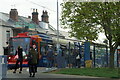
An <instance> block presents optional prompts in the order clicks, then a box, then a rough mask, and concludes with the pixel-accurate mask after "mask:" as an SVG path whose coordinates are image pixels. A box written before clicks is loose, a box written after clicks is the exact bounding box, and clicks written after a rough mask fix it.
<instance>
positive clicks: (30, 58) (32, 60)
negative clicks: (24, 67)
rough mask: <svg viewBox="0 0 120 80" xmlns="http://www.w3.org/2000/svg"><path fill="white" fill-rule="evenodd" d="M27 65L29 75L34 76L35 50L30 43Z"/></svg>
mask: <svg viewBox="0 0 120 80" xmlns="http://www.w3.org/2000/svg"><path fill="white" fill-rule="evenodd" d="M28 65H29V74H30V76H29V77H35V72H36V65H37V51H36V50H35V45H32V46H31V47H30V50H29V54H28Z"/></svg>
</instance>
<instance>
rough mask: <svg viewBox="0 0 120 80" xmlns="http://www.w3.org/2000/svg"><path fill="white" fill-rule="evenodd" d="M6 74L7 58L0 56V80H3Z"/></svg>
mask: <svg viewBox="0 0 120 80" xmlns="http://www.w3.org/2000/svg"><path fill="white" fill-rule="evenodd" d="M6 74H7V56H5V55H0V79H2V78H5V77H6Z"/></svg>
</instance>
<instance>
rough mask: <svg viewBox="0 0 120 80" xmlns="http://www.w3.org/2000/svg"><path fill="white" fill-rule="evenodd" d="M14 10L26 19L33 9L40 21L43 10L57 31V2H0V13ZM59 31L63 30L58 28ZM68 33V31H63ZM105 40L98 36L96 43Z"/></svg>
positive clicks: (26, 0)
mask: <svg viewBox="0 0 120 80" xmlns="http://www.w3.org/2000/svg"><path fill="white" fill-rule="evenodd" d="M62 2H63V0H58V3H59V5H58V6H59V17H60V15H61V6H60V4H61V3H62ZM12 8H16V9H17V11H18V15H20V16H24V17H28V16H31V15H32V12H33V9H37V10H38V13H39V20H40V21H41V15H42V11H43V10H47V11H48V15H49V23H50V24H51V25H52V26H53V27H54V28H56V29H57V0H0V12H4V13H8V14H9V12H10V9H12ZM59 29H60V30H62V31H63V30H64V29H62V28H60V25H59ZM64 31H68V30H64ZM104 39H105V36H104V34H102V33H101V34H99V40H98V42H102V41H103V40H104Z"/></svg>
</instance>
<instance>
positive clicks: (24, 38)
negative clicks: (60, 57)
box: [7, 32, 42, 67]
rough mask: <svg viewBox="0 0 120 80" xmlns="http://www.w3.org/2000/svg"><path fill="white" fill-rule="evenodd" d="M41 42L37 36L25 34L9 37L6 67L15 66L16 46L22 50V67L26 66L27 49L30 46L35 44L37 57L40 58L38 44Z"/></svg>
mask: <svg viewBox="0 0 120 80" xmlns="http://www.w3.org/2000/svg"><path fill="white" fill-rule="evenodd" d="M41 41H42V38H41V37H39V36H38V35H31V36H30V35H28V33H27V32H25V33H18V35H17V36H14V37H11V38H10V40H9V54H8V55H7V57H8V67H11V66H13V65H15V63H16V60H17V59H16V56H15V53H16V50H17V48H18V46H21V47H22V48H23V57H24V59H23V66H28V65H27V55H28V52H29V48H30V46H31V45H32V44H36V46H37V50H38V54H39V55H38V56H40V42H41Z"/></svg>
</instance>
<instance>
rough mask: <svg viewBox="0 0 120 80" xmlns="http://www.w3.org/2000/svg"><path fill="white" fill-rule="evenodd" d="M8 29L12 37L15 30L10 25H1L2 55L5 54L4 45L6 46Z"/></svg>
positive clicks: (0, 49)
mask: <svg viewBox="0 0 120 80" xmlns="http://www.w3.org/2000/svg"><path fill="white" fill-rule="evenodd" d="M6 31H10V37H12V36H13V31H12V29H11V28H10V27H3V26H0V55H4V49H3V47H6V46H7V45H6V42H7V35H6Z"/></svg>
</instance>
